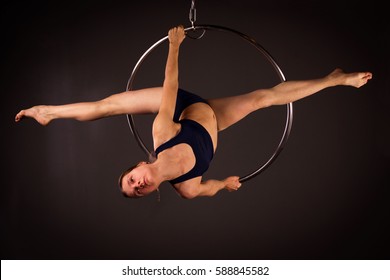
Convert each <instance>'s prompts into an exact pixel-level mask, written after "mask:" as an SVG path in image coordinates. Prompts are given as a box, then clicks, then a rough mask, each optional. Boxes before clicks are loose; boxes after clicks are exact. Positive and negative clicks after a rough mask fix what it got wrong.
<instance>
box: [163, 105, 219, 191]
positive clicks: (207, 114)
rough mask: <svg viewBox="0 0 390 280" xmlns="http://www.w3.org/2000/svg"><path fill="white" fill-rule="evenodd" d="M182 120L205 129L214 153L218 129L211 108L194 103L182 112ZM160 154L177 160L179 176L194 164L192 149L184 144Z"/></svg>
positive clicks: (179, 126)
mask: <svg viewBox="0 0 390 280" xmlns="http://www.w3.org/2000/svg"><path fill="white" fill-rule="evenodd" d="M183 119H189V120H193V121H195V122H197V123H199V124H200V125H202V126H203V127H204V128H205V129H206V131H207V132H208V133H209V135H210V137H211V140H212V142H213V150H214V152H215V151H216V149H217V141H218V128H217V120H216V117H215V114H214V111H213V110H212V109H211V107H210V106H209V105H208V104H205V103H194V104H192V105H190V106H188V107H187V108H186V109H184V110H183V112H182V114H181V116H180V120H183ZM180 128H181V125H180V124H178V126H177V131H176V133H175V134H173V135H172V137H171V138H173V137H175V136H176V135H177V134H178V133H179V132H180ZM161 153H164V154H165V155H167V156H168V157H172V158H176V159H177V160H178V164H177V165H175V166H177V168H178V170H177V171H178V172H179V173H180V174H186V173H187V172H189V171H190V170H191V169H192V168H193V167H194V165H195V163H196V158H195V155H194V153H193V151H192V148H191V147H190V146H189V145H188V144H185V143H182V144H178V145H176V146H174V147H172V148H169V149H166V150H164V151H163V152H161ZM183 183H185V182H182V183H178V184H175V185H174V186H175V187H179V186H180V185H181V184H183Z"/></svg>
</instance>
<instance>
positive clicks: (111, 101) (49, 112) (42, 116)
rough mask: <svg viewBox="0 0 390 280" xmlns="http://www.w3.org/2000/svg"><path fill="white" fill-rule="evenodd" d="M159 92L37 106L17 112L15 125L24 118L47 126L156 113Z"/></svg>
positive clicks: (114, 95) (131, 93)
mask: <svg viewBox="0 0 390 280" xmlns="http://www.w3.org/2000/svg"><path fill="white" fill-rule="evenodd" d="M161 94H162V88H161V87H155V88H146V89H141V90H135V91H130V92H122V93H117V94H113V95H111V96H109V97H107V98H105V99H102V100H99V101H94V102H80V103H73V104H65V105H39V106H34V107H31V108H29V109H25V110H21V111H20V112H19V113H18V114H17V115H16V116H15V121H16V122H19V121H20V120H21V119H23V118H24V117H28V118H33V119H35V120H36V121H37V122H38V123H39V124H41V125H44V126H45V125H48V124H49V123H50V122H51V121H52V120H55V119H75V120H78V121H92V120H97V119H100V118H105V117H109V116H114V115H121V114H147V113H157V112H158V109H159V107H160V103H161Z"/></svg>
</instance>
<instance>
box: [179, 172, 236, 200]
mask: <svg viewBox="0 0 390 280" xmlns="http://www.w3.org/2000/svg"><path fill="white" fill-rule="evenodd" d="M240 187H241V183H240V182H239V177H238V176H230V177H227V178H226V179H224V180H214V179H210V180H207V181H204V182H200V177H198V178H195V179H192V181H188V182H184V183H183V185H181V186H180V187H179V188H178V189H177V190H178V192H179V193H180V195H181V196H182V197H184V198H188V199H191V198H195V197H199V196H214V195H215V194H217V193H218V192H219V191H221V190H228V191H236V190H238V189H239V188H240Z"/></svg>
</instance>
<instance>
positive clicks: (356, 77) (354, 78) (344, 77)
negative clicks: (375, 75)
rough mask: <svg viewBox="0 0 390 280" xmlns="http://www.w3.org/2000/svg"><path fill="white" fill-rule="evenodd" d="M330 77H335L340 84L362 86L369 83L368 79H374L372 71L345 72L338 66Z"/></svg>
mask: <svg viewBox="0 0 390 280" xmlns="http://www.w3.org/2000/svg"><path fill="white" fill-rule="evenodd" d="M329 77H330V78H332V79H334V81H336V83H337V84H338V85H344V86H352V87H355V88H360V87H362V86H364V85H365V84H367V82H368V80H371V79H372V73H371V72H353V73H345V72H344V71H343V70H342V69H340V68H337V69H335V70H333V72H332V73H330V74H329Z"/></svg>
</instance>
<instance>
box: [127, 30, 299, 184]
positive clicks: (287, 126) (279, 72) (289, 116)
mask: <svg viewBox="0 0 390 280" xmlns="http://www.w3.org/2000/svg"><path fill="white" fill-rule="evenodd" d="M188 30H203V31H206V30H214V31H221V32H228V33H232V34H234V35H237V36H239V37H241V38H242V39H244V40H245V41H247V42H248V43H250V44H251V45H253V46H254V47H255V48H256V49H257V50H258V51H259V52H260V53H262V54H263V55H264V57H265V58H266V59H267V60H268V61H269V63H271V65H272V66H273V68H274V70H275V71H276V73H277V75H278V76H279V79H280V81H281V82H285V81H286V79H285V77H284V74H283V72H282V70H281V69H280V67H279V65H278V64H277V63H276V61H275V60H274V59H273V57H272V56H271V55H270V54H269V52H268V51H266V50H265V49H264V47H263V46H261V45H260V44H259V43H258V42H256V40H254V39H253V38H251V37H250V36H248V35H246V34H244V33H241V32H239V31H236V30H233V29H231V28H227V27H223V26H218V25H196V26H193V27H192V26H191V27H186V28H185V31H188ZM167 39H168V36H165V37H163V38H161V39H160V40H158V41H157V42H156V43H154V44H153V45H152V46H151V47H150V48H149V49H148V50H147V51H146V52H145V53H144V54H143V55H142V56H141V58H140V59H139V60H138V62H137V63H136V65H135V66H134V68H133V71H132V73H131V76H130V78H129V80H128V82H127V86H126V90H127V91H130V90H131V89H132V85H133V82H134V79H135V76H136V74H137V71H138V69H139V68H140V66H141V65H142V62H143V61H144V60H145V58H146V57H147V56H148V55H149V54H150V53H151V52H152V51H153V50H154V49H155V48H156V47H158V46H159V45H160V44H161V43H163V42H164V41H165V40H167ZM286 107H287V117H286V124H285V127H284V131H283V135H282V138H281V140H280V142H279V144H278V146H277V147H276V149H275V151H274V153H273V154H272V155H271V157H270V158H269V159H268V160H267V161H266V162H265V163H264V164H263V165H261V166H260V167H259V168H257V169H256V170H254V171H252V172H250V173H248V174H247V175H245V176H241V177H240V179H239V180H240V182H245V181H248V180H250V179H252V178H254V177H255V176H257V175H259V174H260V173H261V172H263V171H264V170H265V169H266V168H268V167H269V166H270V165H271V164H272V163H273V162H274V161H275V159H276V158H277V157H278V156H279V154H280V152H281V151H282V150H283V148H284V147H285V145H286V143H287V140H288V137H289V135H290V132H291V127H292V120H293V105H292V103H288V104H287V106H286ZM127 121H128V124H129V127H130V130H131V132H132V134H133V135H134V137H135V139H136V141H137V143H138V145H139V146H140V147H141V149H142V150H143V151H144V152H145V153H146V155H147V156H148V158H149V159H152V158H153V157H154V155H153V153H152V152H150V151H149V150H148V148H147V147H146V145H145V143H144V142H143V141H142V139H141V137H140V136H139V134H138V132H137V129H136V127H135V122H134V118H133V116H132V115H130V114H127Z"/></svg>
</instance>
